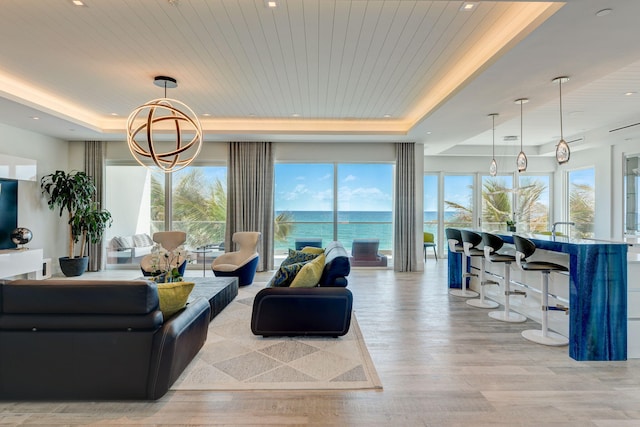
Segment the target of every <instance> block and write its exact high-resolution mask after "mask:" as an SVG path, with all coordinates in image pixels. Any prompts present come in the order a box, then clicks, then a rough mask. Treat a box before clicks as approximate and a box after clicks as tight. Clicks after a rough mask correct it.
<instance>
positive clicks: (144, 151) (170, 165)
mask: <svg viewBox="0 0 640 427" xmlns="http://www.w3.org/2000/svg"><path fill="white" fill-rule="evenodd" d="M154 84H155V85H156V86H160V87H164V98H158V99H154V100H151V101H149V102H147V103H145V104H143V105H141V106H139V107H138V108H136V109H134V110H133V111H132V112H131V114H130V115H129V118H128V120H127V144H128V145H129V151H130V152H131V155H132V156H133V158H134V159H135V160H136V161H137V162H138V163H139V164H140V165H142V166H144V167H147V168H150V169H154V170H155V169H157V170H159V171H161V172H164V173H171V172H175V171H178V170H180V169H183V168H185V167H187V166H188V165H189V164H191V162H193V160H194V159H195V158H196V157H197V156H198V154H199V153H200V149H201V148H202V126H201V125H200V121H199V120H198V116H196V114H195V113H194V112H193V110H192V109H191V108H189V107H188V106H187V105H186V104H184V103H183V102H180V101H177V100H175V99H169V98H167V88H175V87H177V86H178V82H177V81H176V79H174V78H172V77H166V76H157V77H155V78H154ZM163 124H168V126H164V127H163V126H162V125H163ZM169 133H173V141H172V142H167V141H164V142H160V140H161V139H163V138H162V137H161V134H164V135H167V134H169ZM164 139H165V140H166V139H167V137H166V136H165V137H164ZM154 166H155V167H154Z"/></svg>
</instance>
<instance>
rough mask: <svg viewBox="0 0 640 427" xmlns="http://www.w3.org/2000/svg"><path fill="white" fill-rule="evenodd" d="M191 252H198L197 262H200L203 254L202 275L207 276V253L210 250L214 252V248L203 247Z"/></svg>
mask: <svg viewBox="0 0 640 427" xmlns="http://www.w3.org/2000/svg"><path fill="white" fill-rule="evenodd" d="M191 252H193V253H195V254H196V261H197V262H200V255H202V277H205V276H206V274H207V266H206V265H205V260H206V258H207V254H208V253H210V252H213V250H212V249H207V248H201V249H194V250H192V251H191Z"/></svg>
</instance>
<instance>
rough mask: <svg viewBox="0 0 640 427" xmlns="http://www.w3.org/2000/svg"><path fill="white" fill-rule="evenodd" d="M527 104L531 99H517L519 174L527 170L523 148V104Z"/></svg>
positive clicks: (517, 160)
mask: <svg viewBox="0 0 640 427" xmlns="http://www.w3.org/2000/svg"><path fill="white" fill-rule="evenodd" d="M527 102H529V99H527V98H520V99H516V104H520V153H518V157H517V158H516V165H517V166H518V172H524V171H526V170H527V155H526V154H524V150H523V148H522V140H523V134H522V104H526V103H527Z"/></svg>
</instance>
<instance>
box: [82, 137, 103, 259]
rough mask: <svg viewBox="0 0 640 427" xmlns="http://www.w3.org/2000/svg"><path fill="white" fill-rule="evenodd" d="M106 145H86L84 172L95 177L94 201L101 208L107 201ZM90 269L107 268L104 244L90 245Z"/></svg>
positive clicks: (87, 142) (101, 143)
mask: <svg viewBox="0 0 640 427" xmlns="http://www.w3.org/2000/svg"><path fill="white" fill-rule="evenodd" d="M105 150H106V147H105V143H104V141H85V145H84V171H85V172H86V173H87V175H89V176H91V177H93V181H94V182H95V184H96V189H97V190H98V191H97V192H96V195H95V197H94V199H93V201H94V202H97V203H98V206H99V207H100V208H104V199H105V180H104V174H105V165H104V159H105V154H106V153H105ZM88 255H89V267H88V271H100V270H103V269H104V268H105V261H106V256H105V248H104V246H103V244H102V242H99V243H89V248H88Z"/></svg>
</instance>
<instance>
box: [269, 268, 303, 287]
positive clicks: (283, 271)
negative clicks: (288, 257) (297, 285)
mask: <svg viewBox="0 0 640 427" xmlns="http://www.w3.org/2000/svg"><path fill="white" fill-rule="evenodd" d="M304 264H305V263H304V262H298V263H295V264H287V265H281V266H280V268H279V269H278V271H276V274H274V275H273V277H272V278H271V280H269V283H267V287H268V288H286V287H287V286H289V284H291V282H293V279H294V277H296V274H298V272H299V271H300V270H302V267H303V266H304Z"/></svg>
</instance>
